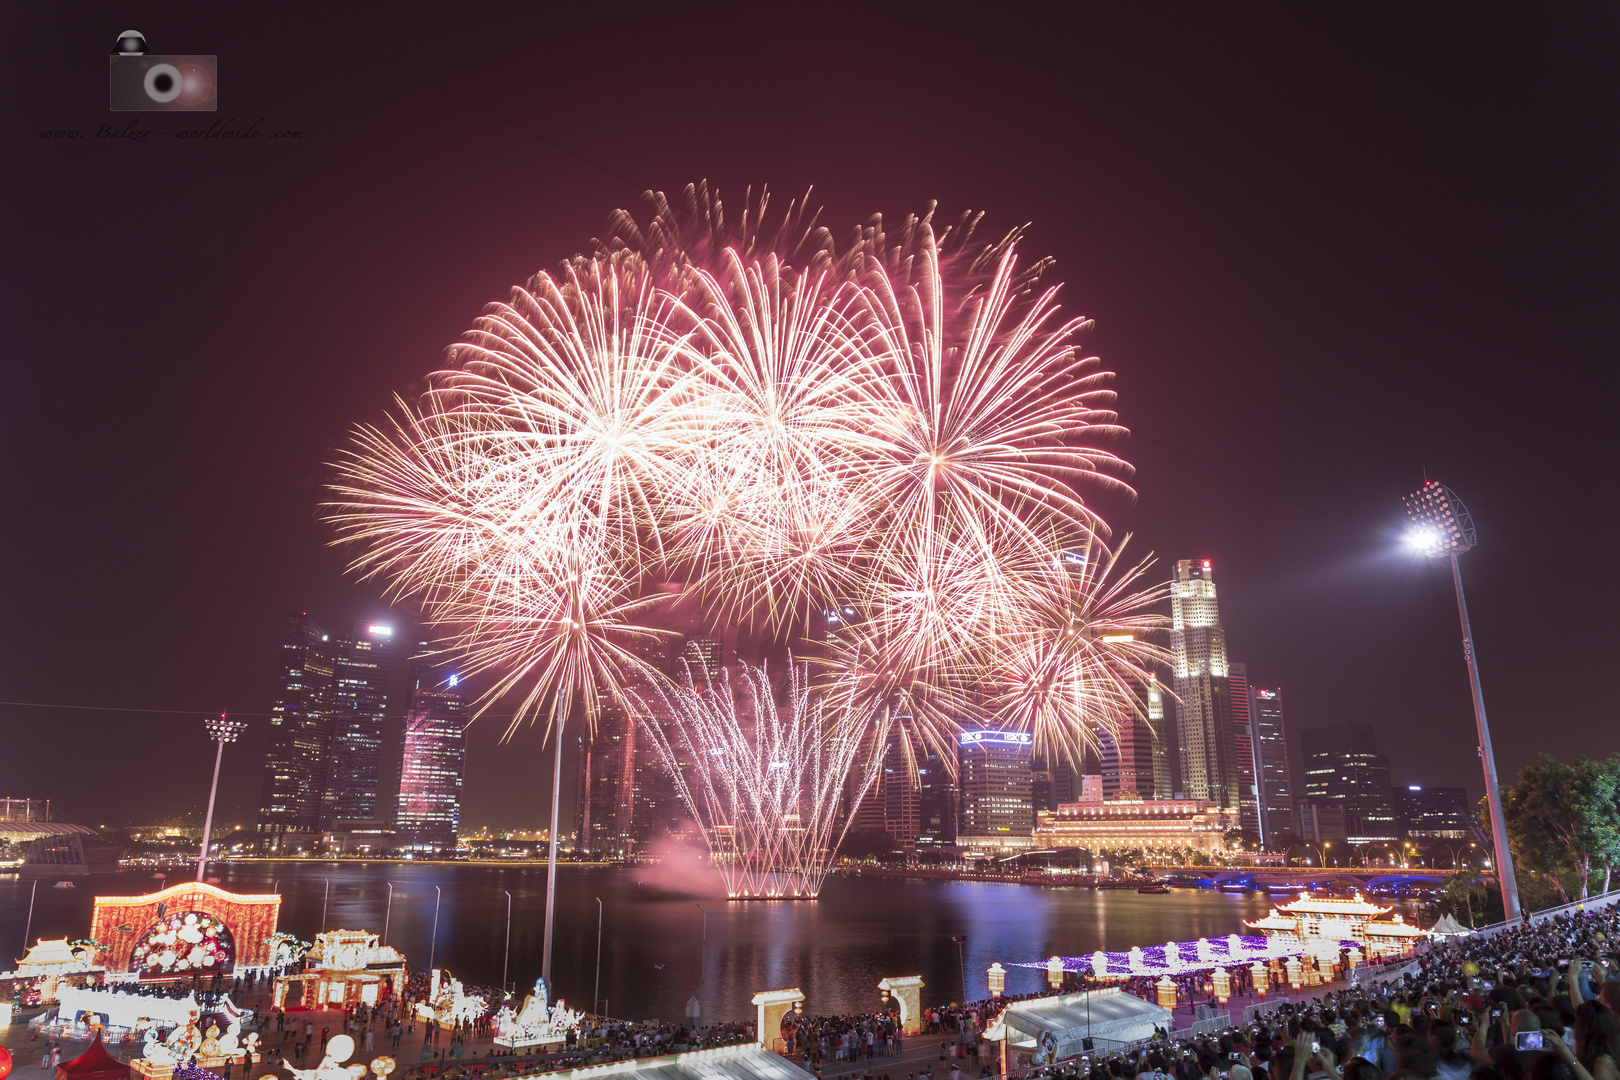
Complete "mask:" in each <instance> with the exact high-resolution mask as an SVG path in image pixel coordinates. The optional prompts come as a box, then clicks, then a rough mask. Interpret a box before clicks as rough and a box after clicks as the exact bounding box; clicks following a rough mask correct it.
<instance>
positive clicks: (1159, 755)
mask: <svg viewBox="0 0 1620 1080" xmlns="http://www.w3.org/2000/svg"><path fill="white" fill-rule="evenodd" d="M1147 718H1148V729H1149V731H1150V732H1151V740H1150V743H1151V746H1152V753H1153V794H1152V795H1151V796H1149V797H1150V798H1154V799H1168V798H1169V797H1170V796H1171V795H1173V794H1175V787H1174V785H1173V784H1172V783H1171V781H1170V739H1169V724H1168V723H1167V722H1166V720H1165V718H1164V691H1163V690H1162V689H1160V688H1159V677H1158V676H1157V675H1154V676H1153V677H1152V678H1151V679H1150V680H1149V681H1148V691H1147Z"/></svg>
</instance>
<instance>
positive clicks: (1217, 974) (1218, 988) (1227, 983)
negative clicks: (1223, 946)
mask: <svg viewBox="0 0 1620 1080" xmlns="http://www.w3.org/2000/svg"><path fill="white" fill-rule="evenodd" d="M1210 981H1211V982H1213V983H1214V984H1215V1000H1216V1001H1219V1002H1220V1003H1221V1004H1222V1005H1225V1004H1226V1000H1227V998H1230V997H1231V996H1232V973H1231V972H1229V971H1227V970H1226V969H1225V968H1223V967H1218V968H1216V969H1215V971H1214V974H1213V976H1212V977H1211V980H1210Z"/></svg>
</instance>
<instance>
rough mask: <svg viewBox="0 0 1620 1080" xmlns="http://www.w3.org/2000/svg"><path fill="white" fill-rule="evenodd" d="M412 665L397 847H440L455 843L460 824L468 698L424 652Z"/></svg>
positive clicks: (452, 676)
mask: <svg viewBox="0 0 1620 1080" xmlns="http://www.w3.org/2000/svg"><path fill="white" fill-rule="evenodd" d="M411 666H412V672H411V675H412V678H411V684H412V689H411V705H410V708H409V709H408V710H407V711H406V713H405V747H404V752H403V753H402V754H401V756H400V762H399V806H398V810H397V813H396V814H395V818H394V834H395V837H396V843H397V844H398V846H399V847H409V848H416V849H419V850H420V849H432V850H436V851H443V850H447V849H452V848H454V847H455V846H456V830H457V828H458V827H459V826H460V824H461V781H462V775H463V771H464V769H465V766H466V758H467V740H466V735H465V730H466V725H467V699H466V698H464V697H463V696H462V695H461V693H460V692H459V691H458V690H457V689H456V684H457V681H458V680H457V678H456V675H455V674H454V673H453V672H445V671H441V670H440V669H439V668H438V667H437V666H436V665H434V664H433V663H432V662H431V661H430V660H429V659H428V658H427V657H422V656H419V657H418V658H417V659H416V660H414V661H413V662H412V665H411Z"/></svg>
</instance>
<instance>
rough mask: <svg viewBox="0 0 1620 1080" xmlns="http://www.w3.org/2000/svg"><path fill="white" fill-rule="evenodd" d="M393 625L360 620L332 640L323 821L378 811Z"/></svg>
mask: <svg viewBox="0 0 1620 1080" xmlns="http://www.w3.org/2000/svg"><path fill="white" fill-rule="evenodd" d="M393 634H394V631H393V628H392V627H390V626H388V625H387V624H385V623H366V622H362V623H357V624H355V627H354V632H353V633H352V634H351V635H350V636H349V637H348V638H347V639H341V640H337V641H333V642H331V643H330V644H331V645H332V690H331V695H332V697H331V707H330V710H329V711H330V713H331V717H332V734H331V741H330V743H329V744H328V750H327V755H326V780H325V783H324V784H323V785H322V791H321V823H322V825H323V826H329V825H330V824H331V823H332V822H333V821H337V820H340V819H342V820H348V821H371V820H374V819H376V817H377V809H378V782H379V779H380V777H379V773H380V771H381V768H382V744H383V719H384V715H385V712H386V709H387V706H388V679H389V676H390V675H391V674H392V671H393V665H392V659H393Z"/></svg>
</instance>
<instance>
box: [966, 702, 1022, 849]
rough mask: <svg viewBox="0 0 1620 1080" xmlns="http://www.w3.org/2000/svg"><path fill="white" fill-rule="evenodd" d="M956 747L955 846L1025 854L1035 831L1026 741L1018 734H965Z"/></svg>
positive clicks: (982, 732)
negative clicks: (957, 798)
mask: <svg viewBox="0 0 1620 1080" xmlns="http://www.w3.org/2000/svg"><path fill="white" fill-rule="evenodd" d="M957 742H958V750H957V766H956V776H957V785H958V788H959V790H960V798H961V827H960V828H959V829H958V830H957V841H958V843H960V844H961V845H962V846H963V847H973V848H980V849H986V850H1002V851H1005V850H1011V849H1019V848H1028V847H1029V846H1030V843H1031V841H1030V836H1031V833H1032V832H1033V831H1034V828H1035V811H1034V808H1033V806H1032V805H1031V790H1030V786H1031V785H1030V737H1029V736H1028V735H1027V734H1025V733H1023V732H1018V731H966V732H963V733H962V734H961V735H960V736H958V739H957Z"/></svg>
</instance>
